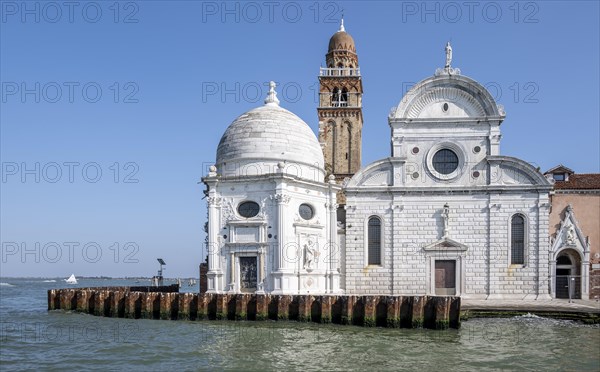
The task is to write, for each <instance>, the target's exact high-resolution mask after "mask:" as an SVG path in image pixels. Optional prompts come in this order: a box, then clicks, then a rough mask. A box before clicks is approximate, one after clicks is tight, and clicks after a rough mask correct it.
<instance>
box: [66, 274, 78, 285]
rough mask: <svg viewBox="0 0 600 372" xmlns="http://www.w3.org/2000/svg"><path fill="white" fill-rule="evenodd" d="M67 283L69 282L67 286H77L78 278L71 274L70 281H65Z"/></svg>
mask: <svg viewBox="0 0 600 372" xmlns="http://www.w3.org/2000/svg"><path fill="white" fill-rule="evenodd" d="M65 282H67V284H77V278H75V274H71V276H70V277H69V279H65Z"/></svg>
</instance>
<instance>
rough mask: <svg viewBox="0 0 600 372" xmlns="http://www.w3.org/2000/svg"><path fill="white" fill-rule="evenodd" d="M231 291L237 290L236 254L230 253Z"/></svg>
mask: <svg viewBox="0 0 600 372" xmlns="http://www.w3.org/2000/svg"><path fill="white" fill-rule="evenodd" d="M229 292H235V254H234V253H233V252H232V253H229Z"/></svg>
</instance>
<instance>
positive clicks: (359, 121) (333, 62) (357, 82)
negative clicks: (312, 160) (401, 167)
mask: <svg viewBox="0 0 600 372" xmlns="http://www.w3.org/2000/svg"><path fill="white" fill-rule="evenodd" d="M325 61H326V63H327V67H321V70H320V72H319V107H318V108H317V114H318V115H319V143H320V144H321V148H322V149H323V156H324V158H325V172H326V173H327V175H330V174H333V175H334V176H335V178H336V181H337V182H338V183H341V182H342V181H343V180H344V179H345V178H347V177H348V178H349V177H352V176H353V175H354V173H356V172H358V170H359V169H360V167H361V143H362V126H363V115H362V93H363V88H362V80H361V77H360V69H359V68H358V56H357V55H356V48H355V46H354V40H353V39H352V36H350V34H348V33H347V32H346V31H345V29H344V19H343V18H342V21H341V24H340V29H339V30H338V32H336V33H335V34H333V36H332V37H331V39H330V40H329V49H328V51H327V54H326V55H325ZM344 199H345V198H344V197H343V195H339V194H338V203H340V204H344V203H345V200H344Z"/></svg>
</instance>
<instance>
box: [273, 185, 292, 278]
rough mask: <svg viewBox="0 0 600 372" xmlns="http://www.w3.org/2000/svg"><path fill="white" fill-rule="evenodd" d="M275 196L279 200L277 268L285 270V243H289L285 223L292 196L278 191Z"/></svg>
mask: <svg viewBox="0 0 600 372" xmlns="http://www.w3.org/2000/svg"><path fill="white" fill-rule="evenodd" d="M273 198H274V199H275V200H276V201H277V235H278V237H277V240H278V249H277V270H278V271H281V270H285V269H286V268H287V265H286V262H285V261H286V254H285V248H286V247H285V245H286V244H287V243H288V241H287V231H286V230H287V229H286V223H285V217H286V210H287V204H288V203H289V201H290V196H289V195H286V194H283V193H277V194H275V195H274V196H273Z"/></svg>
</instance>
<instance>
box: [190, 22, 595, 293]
mask: <svg viewBox="0 0 600 372" xmlns="http://www.w3.org/2000/svg"><path fill="white" fill-rule="evenodd" d="M451 62H452V48H451V46H450V44H449V43H448V45H447V46H446V63H445V65H444V67H443V68H439V69H437V71H436V72H435V75H433V76H431V77H428V78H426V79H425V80H423V81H421V82H419V83H418V84H416V85H415V86H414V87H413V88H412V89H411V90H410V91H409V92H408V93H407V94H406V95H405V96H404V97H398V101H399V104H398V106H397V107H394V108H393V109H392V111H391V113H390V114H389V116H388V117H387V122H388V125H389V127H390V129H391V138H382V139H381V144H382V146H385V147H387V146H389V145H390V144H391V154H390V156H389V157H386V158H384V159H381V160H378V161H376V162H373V163H371V164H369V165H367V166H364V167H361V136H362V127H363V117H362V94H363V89H362V76H361V74H360V70H359V66H358V57H357V53H356V47H355V44H354V40H353V38H352V37H351V36H350V35H349V34H348V33H347V32H345V30H344V28H343V23H342V26H341V27H340V30H339V31H338V32H336V33H335V34H334V35H333V36H332V37H331V39H330V41H329V48H328V51H327V54H326V66H327V67H325V68H321V70H320V73H319V81H320V85H321V86H320V99H319V106H318V108H317V113H318V118H319V139H318V140H317V137H316V136H315V134H314V133H313V131H312V130H311V129H310V127H309V126H308V125H307V124H306V123H305V122H304V121H302V120H301V119H300V118H299V117H297V116H296V115H294V114H293V113H291V112H289V111H288V110H285V109H284V108H282V107H280V106H279V101H278V99H277V97H276V92H275V86H274V84H272V85H271V90H270V92H269V94H268V96H267V98H266V100H265V105H264V106H261V107H258V108H255V109H253V110H250V111H248V112H246V113H244V114H242V115H241V116H239V117H238V118H237V119H235V120H234V121H233V123H232V124H231V125H230V126H229V127H228V128H227V129H226V130H225V133H224V134H223V137H222V138H221V141H220V143H219V145H218V147H217V155H216V162H215V165H214V166H211V167H210V170H209V172H208V174H207V175H206V176H205V177H203V179H202V180H203V183H204V184H205V186H206V191H205V193H206V196H207V202H208V215H209V217H208V272H207V280H208V283H207V291H208V292H210V293H223V292H230V293H240V292H251V293H271V294H309V293H310V294H336V293H347V294H380V295H381V294H390V295H402V294H407V295H460V296H463V297H469V298H480V299H488V298H514V299H522V298H532V299H536V298H550V293H551V292H550V267H549V265H550V261H549V259H548V252H549V250H550V247H549V239H548V236H549V232H548V217H549V208H550V200H549V193H550V191H551V190H552V184H551V183H550V182H549V181H548V180H547V179H546V178H545V177H544V176H543V175H542V174H541V173H540V172H539V171H538V170H536V169H535V168H534V167H533V166H531V165H530V164H529V163H527V162H525V161H523V160H520V159H517V158H513V157H509V156H505V155H501V154H500V138H501V133H500V124H501V123H502V122H503V121H504V119H505V113H504V110H503V108H502V106H501V105H498V104H497V103H496V102H495V101H494V99H493V97H492V95H491V94H490V93H489V92H488V91H487V90H486V89H485V88H484V87H483V86H482V85H481V84H479V83H478V82H477V81H475V80H473V79H471V78H469V77H466V76H464V75H461V73H460V71H459V70H458V69H456V68H454V67H452V65H451ZM386 83H390V82H386ZM398 90H400V89H398ZM383 117H384V116H383V113H382V120H381V121H379V122H377V123H370V124H368V125H385V124H384V120H385V119H383ZM365 125H366V124H365ZM582 260H583V259H582Z"/></svg>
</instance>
